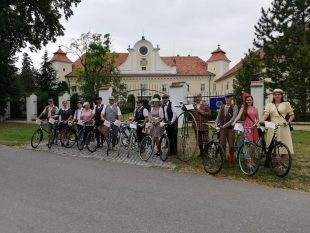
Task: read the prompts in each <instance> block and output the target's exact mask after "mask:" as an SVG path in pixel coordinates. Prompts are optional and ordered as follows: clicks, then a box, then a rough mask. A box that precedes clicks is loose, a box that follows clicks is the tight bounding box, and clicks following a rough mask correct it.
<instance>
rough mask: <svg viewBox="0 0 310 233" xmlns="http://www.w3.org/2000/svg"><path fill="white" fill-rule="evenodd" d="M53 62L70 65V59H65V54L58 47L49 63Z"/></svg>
mask: <svg viewBox="0 0 310 233" xmlns="http://www.w3.org/2000/svg"><path fill="white" fill-rule="evenodd" d="M53 61H59V62H67V63H72V61H70V59H69V58H68V57H67V53H65V52H64V51H62V50H61V48H60V46H59V49H58V50H57V51H56V52H55V53H54V56H53V57H52V59H51V60H50V62H53Z"/></svg>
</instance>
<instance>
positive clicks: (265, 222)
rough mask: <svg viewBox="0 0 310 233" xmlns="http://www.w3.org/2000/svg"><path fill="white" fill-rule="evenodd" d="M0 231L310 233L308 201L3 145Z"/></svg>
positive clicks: (264, 190)
mask: <svg viewBox="0 0 310 233" xmlns="http://www.w3.org/2000/svg"><path fill="white" fill-rule="evenodd" d="M0 232H1V233H19V232H23V233H24V232H27V233H45V232H51V233H55V232H56V233H71V232H72V233H79V232H81V233H88V232H90V233H97V232H107V233H114V232H115V233H122V232H129V233H138V232H150V233H153V232H154V233H161V232H164V233H172V232H177V233H183V232H184V233H195V232H202V233H206V232H208V233H213V232H227V233H233V232H244V233H251V232H268V233H269V232H271V233H278V232H281V233H282V232H292V233H298V232H305V233H309V232H310V195H309V194H308V193H301V192H294V191H285V190H281V189H271V188H267V187H262V186H256V185H252V184H247V183H241V182H236V181H229V180H222V179H218V178H214V177H209V176H196V175H191V174H180V173H176V172H173V171H168V170H166V169H159V168H146V167H139V166H134V165H130V164H122V163H110V162H107V161H100V160H93V159H83V158H77V157H69V156H59V155H56V154H54V153H49V152H42V151H30V150H23V151H19V150H14V149H8V148H5V147H0Z"/></svg>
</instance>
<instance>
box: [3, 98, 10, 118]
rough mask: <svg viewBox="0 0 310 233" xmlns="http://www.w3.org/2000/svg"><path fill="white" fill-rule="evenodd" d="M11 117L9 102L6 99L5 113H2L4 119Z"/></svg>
mask: <svg viewBox="0 0 310 233" xmlns="http://www.w3.org/2000/svg"><path fill="white" fill-rule="evenodd" d="M10 118H11V102H10V101H7V102H6V109H5V114H4V119H5V120H7V119H10Z"/></svg>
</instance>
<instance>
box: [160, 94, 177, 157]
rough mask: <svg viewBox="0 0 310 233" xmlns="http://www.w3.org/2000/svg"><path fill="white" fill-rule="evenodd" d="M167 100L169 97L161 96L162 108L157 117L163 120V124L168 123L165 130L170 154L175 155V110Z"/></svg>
mask: <svg viewBox="0 0 310 233" xmlns="http://www.w3.org/2000/svg"><path fill="white" fill-rule="evenodd" d="M169 98H170V97H169V95H167V94H164V95H163V96H162V106H161V108H160V113H159V115H160V117H161V119H163V122H165V123H168V126H167V128H166V130H167V135H168V138H169V141H170V154H171V155H176V154H177V143H178V140H177V139H178V119H177V113H176V110H175V108H174V106H173V105H172V102H171V101H170V100H169Z"/></svg>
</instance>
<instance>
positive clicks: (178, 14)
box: [18, 0, 271, 67]
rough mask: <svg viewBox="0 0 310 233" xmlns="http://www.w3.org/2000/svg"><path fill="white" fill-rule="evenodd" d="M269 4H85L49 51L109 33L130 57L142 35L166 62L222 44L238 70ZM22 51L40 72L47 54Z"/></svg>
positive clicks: (104, 0)
mask: <svg viewBox="0 0 310 233" xmlns="http://www.w3.org/2000/svg"><path fill="white" fill-rule="evenodd" d="M270 3H271V0H257V1H254V0H215V1H211V0H190V1H189V0H156V1H151V0H130V1H129V0H87V1H86V0H84V1H82V3H81V4H79V5H78V7H77V8H75V9H73V10H74V16H72V17H71V18H70V19H69V21H65V20H62V22H63V25H64V27H65V29H66V31H65V35H64V36H63V37H59V38H58V39H57V41H56V43H50V44H48V45H47V47H46V49H47V50H48V52H49V55H50V56H51V55H52V53H53V52H55V51H56V50H57V47H58V45H67V46H68V45H69V44H70V40H71V39H72V38H77V37H79V35H80V34H82V33H85V32H88V31H91V32H96V33H102V34H105V33H110V34H111V36H112V48H113V50H115V51H117V52H126V51H127V50H126V49H127V47H128V45H131V46H132V45H133V44H134V43H135V42H136V41H137V40H139V39H140V38H141V36H142V34H144V35H145V36H146V39H148V40H150V41H151V42H152V43H153V44H154V45H155V46H156V45H157V44H158V45H159V47H160V48H161V51H160V54H161V55H163V56H164V55H177V54H180V55H187V54H191V55H196V56H199V57H201V58H203V59H205V60H206V59H208V58H209V56H210V53H211V52H212V51H213V50H214V49H216V47H217V44H221V47H222V49H224V50H225V51H226V52H227V56H228V58H229V59H230V60H232V64H235V63H236V62H238V61H239V60H240V59H241V58H242V57H243V55H244V53H245V52H246V51H247V50H248V49H249V48H251V47H252V42H253V38H254V25H255V24H256V22H257V20H258V19H259V17H260V8H261V7H268V6H269V5H270ZM24 51H27V52H29V54H30V56H31V58H32V59H33V62H34V64H35V66H36V67H38V66H39V64H40V62H41V57H42V56H43V52H44V49H42V50H41V51H37V52H36V53H31V52H30V51H29V50H28V49H25V50H24ZM69 56H70V58H71V59H73V60H74V59H75V57H73V56H72V55H69ZM20 57H21V56H20ZM20 63H21V62H20V61H19V62H18V65H19V66H20Z"/></svg>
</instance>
